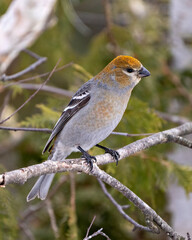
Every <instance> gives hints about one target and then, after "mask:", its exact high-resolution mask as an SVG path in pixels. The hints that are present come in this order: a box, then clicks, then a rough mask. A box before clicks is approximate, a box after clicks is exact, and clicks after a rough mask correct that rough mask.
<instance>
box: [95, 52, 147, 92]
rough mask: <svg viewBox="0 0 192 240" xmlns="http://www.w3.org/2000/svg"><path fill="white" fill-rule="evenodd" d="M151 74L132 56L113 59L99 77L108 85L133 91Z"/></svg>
mask: <svg viewBox="0 0 192 240" xmlns="http://www.w3.org/2000/svg"><path fill="white" fill-rule="evenodd" d="M149 75H150V72H149V71H148V70H147V69H146V68H145V67H143V65H142V64H141V63H140V62H139V61H138V60H137V59H136V58H133V57H130V56H123V55H121V56H118V57H116V58H115V59H113V60H112V61H111V62H110V63H109V64H108V65H107V66H106V67H105V68H104V69H103V70H102V71H101V72H100V73H99V76H98V77H100V78H102V81H103V82H105V83H106V84H110V85H112V84H118V86H119V88H127V87H130V88H131V89H132V88H133V87H134V86H135V85H136V84H137V83H138V82H139V81H140V80H141V78H143V77H148V76H149Z"/></svg>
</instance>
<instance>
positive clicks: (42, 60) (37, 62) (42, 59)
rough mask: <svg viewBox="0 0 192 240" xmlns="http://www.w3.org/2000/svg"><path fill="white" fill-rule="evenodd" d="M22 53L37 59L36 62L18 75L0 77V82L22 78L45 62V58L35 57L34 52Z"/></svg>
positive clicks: (26, 50) (25, 50)
mask: <svg viewBox="0 0 192 240" xmlns="http://www.w3.org/2000/svg"><path fill="white" fill-rule="evenodd" d="M23 51H24V52H26V53H27V54H29V55H30V56H31V57H33V58H35V59H37V61H36V62H35V63H32V64H31V65H30V66H29V67H27V68H25V69H24V70H22V71H20V72H18V73H15V74H12V75H9V76H8V75H6V74H3V75H2V76H1V77H0V80H1V81H3V82H5V81H10V80H14V79H16V78H19V77H21V76H23V75H24V74H26V73H28V72H31V71H33V70H34V69H35V68H37V67H38V66H39V65H41V64H42V63H44V62H45V61H47V58H46V57H41V56H39V55H37V54H36V53H34V52H31V51H30V50H28V49H24V50H23Z"/></svg>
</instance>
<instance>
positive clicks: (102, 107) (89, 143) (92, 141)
mask: <svg viewBox="0 0 192 240" xmlns="http://www.w3.org/2000/svg"><path fill="white" fill-rule="evenodd" d="M127 101H128V100H127ZM127 101H126V102H124V103H123V102H122V101H116V102H115V104H114V102H110V101H109V100H107V101H106V102H105V101H103V100H102V102H98V103H97V104H95V105H94V107H92V108H91V109H88V107H85V108H83V109H82V110H80V111H79V114H77V115H75V116H73V117H72V119H71V120H72V121H69V122H68V123H67V124H66V125H65V127H64V128H63V130H62V131H61V133H60V137H59V139H60V142H62V144H63V145H64V146H66V147H67V146H68V147H72V148H73V151H75V150H76V148H77V146H81V147H82V148H83V149H84V150H86V151H87V150H89V149H90V148H91V147H93V146H94V145H96V144H97V143H99V142H101V141H102V140H104V139H105V138H106V137H108V136H109V135H110V133H111V132H112V131H113V130H114V129H115V127H116V126H117V125H118V123H119V122H120V120H121V118H122V116H123V113H124V111H125V108H126V106H127ZM87 113H88V114H87Z"/></svg>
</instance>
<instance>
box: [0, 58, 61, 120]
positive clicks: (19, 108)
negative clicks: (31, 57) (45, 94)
mask: <svg viewBox="0 0 192 240" xmlns="http://www.w3.org/2000/svg"><path fill="white" fill-rule="evenodd" d="M59 62H60V60H59V61H58V62H57V63H56V65H55V67H54V68H53V70H52V71H51V73H50V74H49V76H48V78H47V79H46V80H45V81H44V82H43V83H42V84H41V86H40V87H39V88H38V89H37V90H36V91H35V92H34V93H33V94H32V95H31V96H30V97H29V98H28V99H27V100H26V101H25V102H24V103H23V104H22V105H21V106H20V107H18V108H17V109H16V110H15V111H14V112H13V113H12V114H11V115H10V116H8V117H7V118H5V119H4V120H2V121H0V124H2V123H4V122H6V121H7V120H9V119H10V118H11V117H13V116H14V115H15V114H16V113H17V112H18V111H19V110H21V109H22V108H23V107H24V106H25V105H26V104H27V103H28V102H29V101H31V99H32V98H34V97H35V95H36V94H37V93H38V92H39V91H40V90H41V88H42V87H43V86H44V85H45V84H46V83H47V82H48V81H49V79H50V78H51V76H52V75H53V73H54V71H55V69H56V68H57V65H58V64H59Z"/></svg>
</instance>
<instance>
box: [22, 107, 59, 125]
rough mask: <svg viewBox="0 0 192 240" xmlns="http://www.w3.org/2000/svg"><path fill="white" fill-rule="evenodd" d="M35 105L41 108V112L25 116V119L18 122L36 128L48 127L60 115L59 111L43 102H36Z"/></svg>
mask: <svg viewBox="0 0 192 240" xmlns="http://www.w3.org/2000/svg"><path fill="white" fill-rule="evenodd" d="M36 107H37V108H38V109H40V110H41V113H37V114H34V115H33V116H30V117H27V118H26V120H24V121H22V122H20V125H21V126H25V127H29V126H31V127H36V128H40V127H42V128H43V127H46V126H47V127H48V126H50V125H52V123H54V122H55V121H56V120H57V119H58V118H59V117H60V113H58V112H55V111H53V110H51V109H50V108H48V107H46V106H45V105H43V104H37V105H36Z"/></svg>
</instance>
